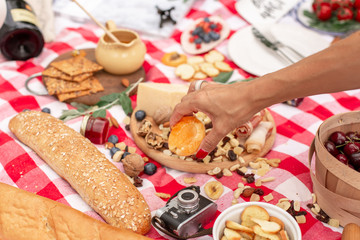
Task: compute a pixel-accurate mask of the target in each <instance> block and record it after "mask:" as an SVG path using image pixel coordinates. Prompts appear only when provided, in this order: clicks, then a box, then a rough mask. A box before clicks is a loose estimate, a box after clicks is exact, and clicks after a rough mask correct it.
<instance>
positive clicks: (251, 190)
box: [241, 187, 255, 197]
mask: <svg viewBox="0 0 360 240" xmlns="http://www.w3.org/2000/svg"><path fill="white" fill-rule="evenodd" d="M254 191H255V188H252V187H250V188H245V189H244V191H243V192H242V194H241V196H243V197H250V196H251V195H252V194H253V193H254Z"/></svg>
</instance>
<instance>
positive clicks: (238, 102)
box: [170, 81, 259, 159]
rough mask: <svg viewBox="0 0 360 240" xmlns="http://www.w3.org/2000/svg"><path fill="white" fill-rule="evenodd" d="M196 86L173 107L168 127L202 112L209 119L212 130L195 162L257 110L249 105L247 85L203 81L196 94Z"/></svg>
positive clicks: (249, 94)
mask: <svg viewBox="0 0 360 240" xmlns="http://www.w3.org/2000/svg"><path fill="white" fill-rule="evenodd" d="M197 82H198V81H194V82H192V83H191V84H190V87H189V91H188V94H187V95H186V96H184V97H183V98H182V100H181V103H179V104H178V105H176V106H175V108H174V111H173V114H172V116H171V118H170V126H173V125H175V124H176V123H177V122H178V121H179V120H180V119H181V118H182V117H183V116H186V115H192V114H193V113H196V112H203V113H205V114H206V115H207V116H208V117H209V118H210V119H211V121H212V125H213V127H212V129H211V131H210V132H209V133H208V134H207V135H206V136H205V138H204V139H203V141H202V143H201V145H200V147H199V150H198V152H197V154H196V157H197V158H201V159H202V158H204V157H205V156H206V155H207V154H208V153H209V152H211V151H212V150H213V149H214V148H215V147H216V145H217V144H218V143H219V142H220V140H221V139H222V138H224V137H225V136H226V135H227V134H228V133H229V132H231V131H232V130H234V129H235V128H236V127H238V126H240V125H241V124H243V123H244V122H246V121H247V120H249V119H250V118H251V117H252V116H253V115H254V114H255V113H256V112H258V111H259V109H258V108H256V107H255V105H252V104H251V99H252V97H251V94H252V93H251V91H250V89H249V87H250V85H251V84H250V83H248V82H239V83H235V84H230V85H225V84H218V83H213V82H206V81H203V83H202V84H201V87H200V89H199V90H196V89H195V84H196V83H197ZM249 106H251V107H249Z"/></svg>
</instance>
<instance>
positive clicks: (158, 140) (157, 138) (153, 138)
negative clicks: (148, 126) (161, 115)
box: [145, 132, 165, 149]
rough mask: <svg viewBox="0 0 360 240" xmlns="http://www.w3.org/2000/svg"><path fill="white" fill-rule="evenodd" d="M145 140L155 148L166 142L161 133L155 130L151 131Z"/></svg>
mask: <svg viewBox="0 0 360 240" xmlns="http://www.w3.org/2000/svg"><path fill="white" fill-rule="evenodd" d="M145 141H146V143H147V144H148V145H149V146H150V147H151V148H154V149H160V148H162V146H163V145H164V143H165V139H164V138H163V137H162V136H161V135H159V134H157V133H154V132H149V133H148V134H147V135H146V137H145Z"/></svg>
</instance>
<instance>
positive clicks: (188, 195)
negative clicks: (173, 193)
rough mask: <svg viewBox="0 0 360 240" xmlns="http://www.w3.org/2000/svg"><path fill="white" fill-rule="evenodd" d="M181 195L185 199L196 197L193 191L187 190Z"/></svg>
mask: <svg viewBox="0 0 360 240" xmlns="http://www.w3.org/2000/svg"><path fill="white" fill-rule="evenodd" d="M181 197H182V198H183V199H184V200H191V199H193V198H194V197H195V195H194V194H193V193H192V192H186V193H184V194H183V195H181Z"/></svg>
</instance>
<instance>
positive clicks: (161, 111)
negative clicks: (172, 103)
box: [153, 106, 172, 125]
mask: <svg viewBox="0 0 360 240" xmlns="http://www.w3.org/2000/svg"><path fill="white" fill-rule="evenodd" d="M171 114H172V109H171V107H169V106H162V107H160V108H158V109H157V110H156V111H155V113H154V117H153V118H154V121H155V123H156V124H157V125H160V124H162V123H165V122H168V121H169V120H170V116H171Z"/></svg>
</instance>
